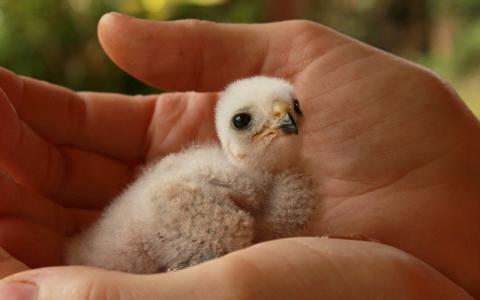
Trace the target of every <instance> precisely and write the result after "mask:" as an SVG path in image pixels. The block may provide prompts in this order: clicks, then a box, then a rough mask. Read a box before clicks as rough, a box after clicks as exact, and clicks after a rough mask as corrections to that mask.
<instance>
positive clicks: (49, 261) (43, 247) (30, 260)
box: [0, 218, 65, 268]
mask: <svg viewBox="0 0 480 300" xmlns="http://www.w3.org/2000/svg"><path fill="white" fill-rule="evenodd" d="M64 241H65V238H64V237H63V236H62V235H60V234H58V233H56V232H54V231H52V230H50V229H48V228H46V227H43V226H40V225H37V224H34V223H31V222H28V221H26V220H21V219H17V218H0V247H2V248H3V249H5V250H6V251H8V253H10V254H11V255H13V256H14V257H15V258H17V259H18V260H20V261H22V262H23V263H25V264H26V265H27V266H29V267H31V268H36V267H44V266H52V265H59V264H61V262H62V256H63V247H64Z"/></svg>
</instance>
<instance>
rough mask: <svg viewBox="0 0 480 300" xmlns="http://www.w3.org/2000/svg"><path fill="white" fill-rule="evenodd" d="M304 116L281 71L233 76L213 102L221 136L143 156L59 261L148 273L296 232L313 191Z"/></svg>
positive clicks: (309, 208)
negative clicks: (126, 183) (138, 170)
mask: <svg viewBox="0 0 480 300" xmlns="http://www.w3.org/2000/svg"><path fill="white" fill-rule="evenodd" d="M302 118H303V112H302V110H301V109H300V104H299V102H298V100H297V99H296V97H295V95H294V91H293V87H292V85H291V84H290V83H288V82H287V81H285V80H282V79H278V78H270V77H263V76H258V77H252V78H248V79H243V80H239V81H235V82H233V83H231V84H230V85H229V86H228V87H227V88H226V89H225V91H224V92H223V93H222V94H221V96H220V99H219V101H218V103H217V106H216V112H215V124H216V130H217V134H218V138H219V140H220V144H221V146H219V145H215V144H213V143H212V144H206V145H203V146H200V147H191V148H188V149H185V150H184V151H181V152H179V153H174V154H170V155H168V156H166V157H164V158H163V159H161V160H159V161H157V162H155V163H153V164H151V165H150V166H148V167H147V168H146V169H145V170H144V172H143V174H142V175H141V176H140V177H139V178H138V179H137V180H136V181H135V182H134V183H133V184H132V185H131V186H130V187H128V188H127V189H126V190H125V191H124V192H123V193H122V194H121V195H119V196H118V197H117V198H116V199H114V200H113V201H112V203H111V204H110V206H109V207H107V208H106V210H105V211H104V213H103V215H102V217H101V218H100V219H99V220H98V222H97V223H95V224H94V225H93V226H92V227H90V228H89V229H87V230H86V231H84V232H83V233H80V234H79V235H78V236H75V237H73V238H72V240H71V241H70V242H69V244H68V245H67V250H66V254H65V262H66V264H76V265H90V266H97V267H103V268H106V269H111V270H118V271H126V272H132V273H156V272H163V271H169V270H176V269H180V268H184V267H187V266H192V265H195V264H198V263H201V262H203V261H206V260H209V259H213V258H216V257H219V256H222V255H224V254H226V253H229V252H232V251H235V250H238V249H241V248H244V247H247V246H249V245H252V244H253V243H255V242H259V241H264V240H268V239H274V238H281V237H287V236H294V235H297V234H299V233H300V231H301V230H302V229H303V228H304V226H305V224H306V223H307V221H308V220H309V216H310V214H311V212H312V211H313V208H314V207H313V206H314V200H315V199H314V198H315V197H314V192H313V190H314V189H313V186H312V182H311V179H310V177H309V176H308V175H307V174H306V173H304V171H303V170H304V164H303V160H302V159H301V156H300V148H301V130H300V127H301V124H302Z"/></svg>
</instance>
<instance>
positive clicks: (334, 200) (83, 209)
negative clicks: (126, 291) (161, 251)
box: [0, 14, 480, 299]
mask: <svg viewBox="0 0 480 300" xmlns="http://www.w3.org/2000/svg"><path fill="white" fill-rule="evenodd" d="M99 35H100V40H101V42H102V45H103V46H104V48H105V50H106V52H107V53H108V54H109V56H110V57H111V58H112V59H113V60H114V61H115V62H116V63H117V64H118V65H119V66H120V67H121V68H123V69H124V70H126V71H127V72H129V73H131V74H132V75H134V76H136V77H137V78H139V79H141V80H143V81H145V82H147V83H149V84H151V85H154V86H157V87H159V88H162V89H165V90H177V91H188V90H195V91H199V92H213V93H188V92H182V93H174V94H164V95H162V96H160V97H157V96H148V97H141V96H136V97H128V96H121V95H113V94H96V93H80V94H75V93H73V92H71V91H68V90H65V89H63V88H59V87H56V86H52V85H49V84H46V83H42V82H38V81H34V80H32V79H28V78H21V77H17V76H15V75H13V74H12V73H9V72H8V71H4V70H2V71H1V73H0V87H1V89H2V90H3V92H0V120H2V126H1V127H0V165H1V167H2V169H3V170H4V171H5V173H6V174H9V175H6V174H5V175H4V176H2V177H1V178H2V179H1V181H0V183H1V190H2V192H3V191H6V193H4V194H2V195H6V196H2V199H1V205H0V209H1V212H2V215H3V216H4V217H3V218H2V219H1V220H0V222H1V224H0V245H2V246H3V247H4V248H5V249H7V250H8V251H9V252H10V253H11V254H12V255H14V256H15V257H18V258H19V259H21V260H22V261H24V262H26V263H27V264H28V265H30V266H46V265H52V264H57V263H59V261H60V257H61V251H62V250H61V248H62V245H63V243H64V241H65V237H66V236H68V235H70V234H72V233H74V232H76V231H77V230H79V229H80V228H82V227H84V226H85V225H86V224H88V223H89V222H91V220H93V219H94V218H95V217H96V216H97V215H98V209H100V208H101V207H103V205H105V203H107V202H108V200H110V199H111V198H112V197H113V196H114V195H115V194H116V193H118V191H119V190H120V189H121V188H122V187H123V186H125V184H126V183H128V182H129V181H130V180H131V178H132V176H133V172H134V169H135V166H136V165H138V164H141V163H142V162H143V161H145V160H148V159H150V158H154V157H159V156H162V155H165V154H167V153H170V152H172V151H176V150H178V149H179V148H180V147H182V146H184V145H186V144H188V143H191V142H192V141H193V140H197V141H198V142H201V141H204V140H206V139H211V138H213V137H214V132H213V123H212V122H213V118H212V113H213V106H214V103H215V94H214V92H217V91H220V90H221V89H222V88H223V87H224V86H225V84H227V83H228V82H230V81H232V80H234V79H237V78H241V77H247V76H251V75H256V74H264V75H271V76H280V77H284V78H286V79H289V80H290V81H292V82H293V83H294V85H295V88H296V91H297V94H298V97H299V99H300V101H301V103H302V107H303V109H304V111H305V113H306V117H305V120H306V122H305V126H304V128H303V132H302V133H301V134H304V136H305V138H304V145H303V151H304V154H305V156H306V157H307V158H308V159H309V160H310V163H311V166H312V169H313V171H314V177H315V180H316V182H317V185H318V194H319V206H318V207H319V209H318V211H317V213H316V214H315V218H314V220H313V221H312V223H311V226H310V227H309V228H308V232H307V234H310V235H324V234H346V235H348V234H363V235H366V236H370V237H372V238H374V239H377V240H379V241H381V242H383V243H386V244H390V245H392V246H395V247H396V248H398V249H401V250H403V251H406V252H409V253H411V254H412V255H414V256H416V257H417V258H419V259H421V260H423V261H425V262H426V263H428V264H429V265H430V266H432V267H433V268H435V269H436V270H437V271H438V272H441V273H443V274H444V275H446V276H447V277H448V278H450V279H451V280H452V281H454V282H455V283H456V284H458V285H459V286H461V287H462V288H464V289H466V290H467V291H469V292H470V293H471V294H473V295H476V296H479V295H480V282H479V280H478V278H480V276H479V275H480V274H479V270H480V268H479V267H478V266H479V265H480V256H479V255H478V253H480V242H479V240H478V239H477V238H476V235H477V230H478V228H480V218H479V216H480V203H479V202H478V198H479V196H480V182H479V181H480V179H479V178H480V177H479V176H478V175H479V172H480V159H479V158H478V156H477V155H476V153H478V151H479V150H480V126H479V124H478V121H477V120H476V119H475V118H474V117H473V115H472V114H471V113H470V112H469V111H468V110H467V109H466V108H465V106H464V105H463V103H462V102H461V101H460V100H459V99H458V97H457V96H456V95H455V94H454V92H453V91H452V90H450V89H449V88H448V87H447V86H446V84H445V83H443V82H442V81H441V80H439V79H438V78H437V77H436V76H434V75H433V74H431V73H430V72H428V71H426V70H424V69H422V68H420V67H418V66H415V65H413V64H410V63H408V62H406V61H404V60H401V59H399V58H397V57H394V56H391V55H389V54H386V53H384V52H381V51H379V50H376V49H373V48H371V47H368V46H366V45H363V44H361V43H359V42H358V41H355V40H352V39H349V38H348V37H345V36H342V35H340V34H338V33H335V32H333V31H331V30H329V29H326V28H325V27H322V26H320V25H317V24H313V23H309V22H303V21H292V22H283V23H274V24H265V25H220V24H213V23H208V22H198V21H176V22H148V21H140V20H136V19H133V18H128V17H123V16H119V15H116V14H109V15H107V16H106V17H104V18H103V19H102V22H101V24H100V27H99ZM290 243H293V244H295V243H299V241H275V242H271V243H268V244H266V245H265V246H256V247H253V248H250V249H247V250H244V251H240V252H239V253H238V254H232V255H229V256H226V257H225V258H222V259H218V260H215V261H214V262H210V263H206V264H204V265H200V266H198V267H196V268H192V269H191V270H190V271H189V270H185V271H182V272H178V274H175V273H172V274H166V275H157V276H162V277H158V278H162V280H167V281H168V280H176V279H175V278H179V279H178V280H181V278H182V277H181V276H188V275H187V274H200V272H205V274H208V272H214V271H209V270H210V269H211V268H212V267H213V266H221V265H222V264H225V265H229V266H231V265H232V264H233V266H234V267H229V268H228V269H229V270H230V271H228V272H227V273H229V272H232V271H231V270H235V272H234V273H235V274H237V273H238V275H239V276H243V275H242V274H243V273H244V271H245V272H247V273H248V274H250V275H252V276H253V277H256V276H257V277H258V276H260V277H261V275H262V274H263V273H262V271H263V270H262V269H261V268H258V272H256V273H255V274H252V272H254V271H252V270H257V269H256V267H255V266H256V264H257V263H261V262H259V261H257V260H258V259H253V258H251V257H253V256H254V255H256V254H255V253H257V250H259V249H262V247H265V249H270V250H269V251H277V250H275V249H277V248H278V249H283V247H285V248H288V249H290V248H289V245H290ZM309 243H314V245H313V246H309V247H307V248H308V249H311V250H312V251H314V249H318V248H319V247H320V248H321V249H324V250H318V251H317V250H315V251H314V253H317V254H318V256H317V257H316V261H315V263H313V262H312V261H309V262H308V264H307V263H306V262H304V261H302V259H301V256H302V253H304V252H302V250H301V249H297V250H295V251H292V255H291V257H292V261H293V262H292V263H290V265H295V266H297V265H298V266H302V267H305V268H307V267H309V266H312V269H311V270H310V271H311V272H314V273H315V272H317V271H315V270H317V269H318V270H319V271H318V272H320V273H321V270H322V268H324V267H325V268H326V269H327V270H331V268H330V269H329V268H328V266H325V264H328V262H329V261H331V260H334V261H337V260H338V259H339V258H338V257H337V256H336V255H335V253H333V252H335V251H333V250H332V249H334V250H337V248H338V249H340V248H341V249H346V250H345V251H344V252H341V253H343V254H345V256H346V257H347V258H348V257H349V258H350V259H351V261H350V262H351V263H352V264H351V265H348V266H347V265H345V268H347V270H348V268H350V270H351V269H352V268H360V269H362V270H364V271H365V273H362V276H360V277H362V278H368V279H369V280H371V281H372V282H376V281H377V280H381V279H383V278H378V277H379V274H383V273H385V272H386V273H385V274H387V273H388V272H387V270H389V268H387V267H386V268H385V269H382V271H379V270H377V269H375V263H371V264H368V263H367V262H366V261H368V259H371V261H370V262H373V261H375V259H376V258H378V255H377V254H378V252H377V251H380V252H381V251H385V248H387V249H391V248H388V247H387V246H383V245H381V244H373V243H363V244H358V243H360V242H353V241H329V240H324V239H322V240H317V239H313V240H308V242H306V244H309ZM331 243H333V244H335V246H332V247H334V248H329V247H330V246H329V245H333V244H331ZM352 243H353V244H352ZM365 244H368V245H367V246H365ZM259 247H260V248H259ZM280 247H281V248H280ZM322 247H323V248H322ZM344 247H345V248H344ZM362 247H367V248H368V249H370V248H371V249H373V250H372V253H371V256H369V255H368V254H366V252H365V251H364V250H362V249H364V248H362ZM294 248H295V247H294ZM295 249H296V248H295ZM325 249H326V250H325ZM329 249H330V250H329ZM347 250H348V251H347ZM278 251H283V250H278ZM285 251H287V250H285ZM288 251H290V250H288ZM288 251H287V252H288ZM342 251H343V250H342ZM362 251H363V252H362ZM388 251H393V252H391V253H390V252H388V253H389V255H390V254H391V256H389V255H385V257H387V258H388V257H391V258H392V259H391V260H390V259H385V263H387V266H389V267H392V265H396V263H398V260H396V259H395V258H396V257H397V255H400V254H399V253H401V252H400V251H399V250H388ZM396 251H398V252H396ZM367 252H368V251H367ZM358 253H361V255H360V256H358ZM381 253H382V255H384V254H385V253H384V252H381ZM392 253H393V254H392ZM382 255H381V256H382ZM402 255H405V254H403V253H402V254H401V256H402ZM233 257H240V258H242V259H233ZM289 257H290V256H289ZM313 257H315V255H312V257H311V258H312V259H313ZM325 257H326V258H327V259H325ZM382 257H384V256H382ZM402 257H403V256H402ZM243 258H244V259H243ZM295 258H299V260H295ZM324 259H325V261H324ZM345 259H346V258H345ZM357 259H358V261H357ZM409 259H412V261H414V259H413V258H412V257H410V256H409ZM232 261H235V262H234V263H232ZM260 261H261V260H260ZM364 262H365V264H367V265H368V267H365V265H363V263H364ZM400 262H404V261H403V260H400ZM408 262H411V261H408ZM389 263H390V265H389ZM215 264H217V265H215ZM378 264H379V266H381V265H382V263H380V262H379V263H378ZM287 265H289V264H287ZM340 265H341V263H340ZM398 265H399V270H400V269H402V267H401V265H402V264H401V263H399V264H398ZM413 265H416V261H415V263H414V264H413ZM208 266H211V267H210V268H209V267H208ZM275 266H276V267H281V264H279V263H278V262H277V263H276V264H275ZM331 266H336V265H335V263H332V265H331ZM403 266H406V267H405V270H407V271H408V270H412V269H410V268H409V266H411V264H410V263H406V264H405V265H403ZM422 266H423V265H422ZM314 267H315V268H314ZM423 267H425V266H423ZM423 267H422V268H420V269H421V270H423ZM393 268H394V267H393ZM220 269H222V268H220ZM413 269H414V270H413V271H412V272H413V273H416V272H415V271H416V270H418V269H415V268H413ZM68 270H69V269H68V268H67V269H62V271H60V270H59V271H58V272H59V273H55V272H54V273H55V274H61V273H62V272H69V271H68ZM70 270H71V269H70ZM87 270H90V269H87ZM264 270H265V272H269V271H274V270H275V268H267V269H264ZM301 270H302V268H299V269H294V268H292V269H291V270H290V269H288V268H287V269H286V270H285V273H282V272H279V273H278V274H284V275H285V276H288V275H287V271H292V273H290V275H291V276H294V277H295V276H300V275H298V274H300V273H301ZM407 271H406V272H407ZM437 271H434V270H433V269H429V271H428V272H427V273H425V274H426V275H425V276H427V275H428V276H430V275H431V276H432V277H431V279H428V280H435V279H432V278H436V276H440V277H441V275H440V274H439V273H435V272H437ZM89 272H90V271H89ZM91 272H100V271H91ZM195 272H197V273H195ZM332 272H333V273H334V270H332ZM382 272H383V273H382ZM422 272H423V271H420V273H422ZM407 273H408V272H407ZM95 274H98V273H95ZM100 274H102V273H100ZM103 274H110V275H112V274H116V273H111V272H110V273H103ZM182 274H184V275H182ZM265 274H266V273H265ZM292 274H296V275H292ZM306 274H310V273H306ZM315 274H316V275H319V274H317V273H315ZM315 274H313V273H312V274H311V276H313V277H310V276H308V278H313V279H316V280H315V281H311V282H310V281H308V280H306V279H305V280H306V281H305V282H304V283H308V284H311V285H309V287H310V288H311V290H312V291H313V292H316V293H317V294H311V295H314V296H315V295H317V297H319V296H321V295H323V294H322V291H324V290H325V289H326V288H327V286H332V285H334V286H336V287H337V288H339V287H342V286H345V285H348V284H349V283H350V279H348V278H347V279H345V280H344V281H342V280H341V278H342V276H343V274H344V273H343V271H342V272H340V271H339V272H338V273H337V274H336V275H335V274H334V275H335V276H333V277H332V278H331V280H333V281H329V279H328V278H327V277H326V276H323V275H321V274H320V275H319V276H320V277H315V276H314V275H315ZM433 274H436V275H433ZM275 275H276V276H277V274H275ZM25 276H27V275H25ZM79 276H80V275H79ZM99 276H100V275H99ZM112 276H114V277H115V276H127V275H118V274H116V275H112ZM128 276H130V275H128ZM131 276H133V275H131ZM278 276H280V275H278ZM322 276H323V277H322ZM428 276H427V277H428ZM104 277H105V276H104ZM104 277H102V278H104ZM107 277H108V276H107ZM107 277H105V280H107V279H106V278H107ZM380 277H382V275H380ZM35 278H36V277H35ZM38 278H42V277H41V276H40V277H38ZM115 278H120V277H115ZM129 278H130V277H129ZM136 278H147V277H141V276H140V277H136ZM148 278H150V277H148ZM167 278H170V279H167ZM185 278H191V280H192V281H191V282H192V284H193V283H195V282H197V283H199V284H202V285H205V286H207V287H210V286H212V285H213V284H215V283H216V281H215V276H213V277H208V276H205V277H202V276H200V278H199V279H195V278H197V277H194V276H193V275H192V276H191V277H185ZM226 278H227V279H228V278H230V279H232V277H229V276H226ZM241 278H242V280H243V281H242V280H241V281H240V282H245V280H248V278H246V277H241ZM261 278H263V280H264V281H265V282H262V281H258V282H248V281H247V282H248V283H249V284H250V283H251V284H252V285H253V287H252V288H251V290H252V291H251V292H252V293H255V291H258V293H260V294H258V295H262V294H261V293H262V287H261V285H262V284H263V286H269V284H268V283H267V282H266V281H268V278H267V277H266V276H265V275H264V274H263V277H261ZM279 278H280V277H279ZM385 278H388V276H387V277H385ZM17 279H18V278H17ZM207 279H210V281H205V280H207ZM335 280H336V281H335ZM358 280H360V279H358V278H357V281H358ZM442 280H443V281H442V282H448V280H447V279H446V278H444V277H442ZM357 281H352V282H357ZM272 282H273V281H272ZM272 282H270V284H273V283H272ZM217 283H218V282H217ZM314 283H315V284H319V285H320V288H319V289H315V288H314V286H313V284H314ZM352 284H353V283H352ZM359 284H361V282H359ZM352 286H354V287H355V286H356V285H352ZM359 286H362V285H359ZM410 288H413V289H414V290H415V288H416V289H419V287H418V286H417V287H415V286H410ZM238 289H239V290H245V289H240V288H238ZM280 290H282V289H280ZM420 290H421V289H420ZM187 291H190V292H192V293H200V292H199V290H194V287H193V286H188V285H186V288H185V291H183V290H182V293H183V292H187ZM379 291H381V289H379ZM252 295H255V294H252ZM285 295H287V294H285ZM325 295H327V294H325ZM165 299H170V298H165ZM172 299H173V298H172ZM212 299H213V298H212ZM305 299H306V298H305Z"/></svg>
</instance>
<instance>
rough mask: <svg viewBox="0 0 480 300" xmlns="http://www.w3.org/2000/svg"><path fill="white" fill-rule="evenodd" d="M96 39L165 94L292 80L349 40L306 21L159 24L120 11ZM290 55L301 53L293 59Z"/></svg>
mask: <svg viewBox="0 0 480 300" xmlns="http://www.w3.org/2000/svg"><path fill="white" fill-rule="evenodd" d="M278 32H281V33H282V34H281V35H279V34H278ZM299 36H301V37H302V38H298V37H299ZM317 36H321V37H322V38H323V39H324V42H322V43H320V45H318V46H319V47H318V48H319V49H317V48H315V49H310V47H306V46H307V44H308V43H310V40H311V39H313V38H314V37H317ZM98 37H99V40H100V43H101V45H102V47H103V49H104V50H105V52H106V53H107V54H108V56H109V57H110V58H111V59H112V60H113V61H114V62H115V63H116V64H117V65H118V66H119V67H120V68H122V69H123V70H125V71H126V72H128V73H130V74H131V75H133V76H135V77H136V78H138V79H140V80H143V81H145V82H146V83H148V84H151V85H153V86H156V87H158V88H161V89H165V90H178V91H185V90H195V91H208V92H215V91H219V90H221V89H223V87H224V86H225V85H226V84H227V83H229V82H231V81H232V80H235V79H238V78H241V77H248V76H252V75H257V74H265V75H272V76H280V77H286V78H287V79H292V78H293V77H295V75H296V74H297V73H298V72H300V71H301V70H303V68H304V67H305V64H306V63H307V62H309V61H311V59H312V57H316V56H317V54H318V53H321V52H322V51H323V50H325V48H327V47H330V46H331V45H332V44H335V43H336V42H335V41H336V40H341V39H345V38H344V37H340V36H339V35H338V34H334V33H333V32H331V31H329V30H327V29H326V28H324V27H322V26H320V25H318V24H314V23H312V22H307V21H289V22H280V23H272V24H248V25H246V24H243V25H240V24H218V23H213V22H207V21H198V20H180V21H170V22H159V21H146V20H139V19H135V18H133V17H128V16H124V15H121V14H118V13H109V14H106V15H104V16H103V17H102V19H101V20H100V22H99V25H98ZM292 41H296V42H295V43H292ZM298 41H300V42H298ZM305 48H309V50H312V51H305ZM290 51H292V53H293V52H295V51H297V52H298V53H300V54H298V53H297V54H296V55H292V56H290V55H289V52H290ZM287 58H288V59H287ZM287 60H288V64H286V61H287Z"/></svg>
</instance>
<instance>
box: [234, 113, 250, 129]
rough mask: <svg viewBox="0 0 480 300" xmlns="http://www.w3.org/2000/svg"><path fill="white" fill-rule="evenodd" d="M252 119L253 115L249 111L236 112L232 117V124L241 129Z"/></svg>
mask: <svg viewBox="0 0 480 300" xmlns="http://www.w3.org/2000/svg"><path fill="white" fill-rule="evenodd" d="M251 121H252V116H250V115H249V114H247V113H239V114H236V115H235V116H234V117H233V119H232V124H233V126H234V127H235V128H237V129H239V130H243V129H246V128H247V127H248V125H250V122H251Z"/></svg>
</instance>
